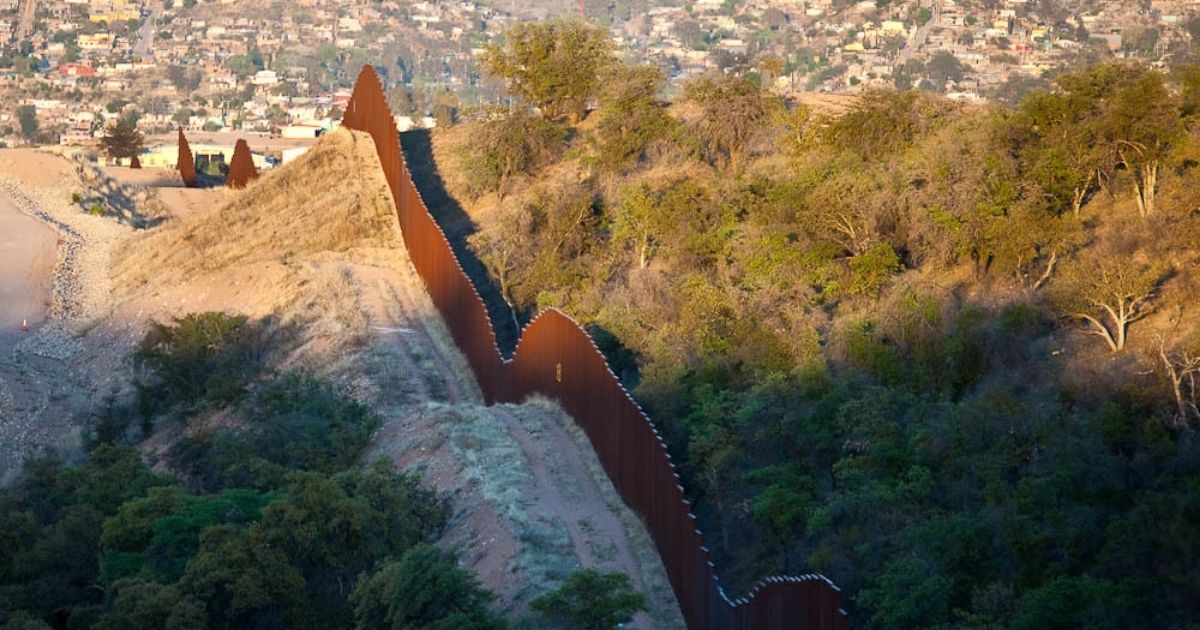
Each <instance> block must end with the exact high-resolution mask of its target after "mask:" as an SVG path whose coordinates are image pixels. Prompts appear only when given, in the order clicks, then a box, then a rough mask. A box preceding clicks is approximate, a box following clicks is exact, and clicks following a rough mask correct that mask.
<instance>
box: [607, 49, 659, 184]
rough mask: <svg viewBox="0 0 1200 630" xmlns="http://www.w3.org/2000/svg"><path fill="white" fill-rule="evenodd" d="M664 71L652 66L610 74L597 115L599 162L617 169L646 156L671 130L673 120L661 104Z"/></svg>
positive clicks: (630, 164)
mask: <svg viewBox="0 0 1200 630" xmlns="http://www.w3.org/2000/svg"><path fill="white" fill-rule="evenodd" d="M663 81H664V77H663V75H662V71H660V70H659V69H657V68H653V67H650V66H638V67H628V68H627V67H621V68H619V69H617V70H613V71H611V72H610V73H609V75H608V76H607V77H606V80H605V85H606V88H605V90H604V98H603V99H602V101H601V103H602V104H601V106H600V110H599V111H598V112H597V116H598V117H599V118H600V120H599V123H598V124H597V129H596V131H597V133H596V137H595V144H596V150H597V156H596V162H597V163H598V164H599V166H600V168H602V169H604V170H605V171H609V172H616V171H619V170H621V169H623V168H627V167H629V166H632V165H634V164H636V163H637V162H638V160H640V159H641V158H642V156H643V155H644V154H645V152H646V148H647V147H648V146H649V145H650V143H652V142H654V141H655V140H660V139H663V138H665V137H666V136H667V134H668V133H669V132H670V131H671V129H672V126H673V122H674V121H673V119H672V118H671V117H670V116H669V115H668V114H667V113H666V111H664V110H663V108H662V107H660V106H659V105H658V103H657V102H656V101H655V96H656V94H657V93H658V91H659V90H660V89H662V85H663Z"/></svg>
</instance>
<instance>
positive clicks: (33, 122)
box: [17, 105, 38, 142]
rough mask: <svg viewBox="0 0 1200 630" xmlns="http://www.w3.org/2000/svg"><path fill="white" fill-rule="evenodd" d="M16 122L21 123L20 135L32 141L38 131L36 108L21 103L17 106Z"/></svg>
mask: <svg viewBox="0 0 1200 630" xmlns="http://www.w3.org/2000/svg"><path fill="white" fill-rule="evenodd" d="M17 122H19V123H20V125H21V137H22V138H25V140H26V141H29V142H32V141H33V139H34V138H36V137H37V133H38V117H37V108H35V107H34V106H33V105H22V106H20V107H18V108H17Z"/></svg>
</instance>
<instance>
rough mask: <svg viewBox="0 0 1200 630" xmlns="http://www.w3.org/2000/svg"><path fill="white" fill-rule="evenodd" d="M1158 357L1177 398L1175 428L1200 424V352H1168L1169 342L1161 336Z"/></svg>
mask: <svg viewBox="0 0 1200 630" xmlns="http://www.w3.org/2000/svg"><path fill="white" fill-rule="evenodd" d="M1193 345H1200V344H1193ZM1158 356H1159V358H1160V359H1162V362H1163V367H1165V368H1166V370H1167V379H1168V380H1169V381H1170V382H1171V394H1172V395H1173V396H1174V397H1175V409H1176V411H1175V426H1176V427H1179V428H1185V427H1190V426H1191V423H1192V420H1193V419H1195V420H1196V421H1197V422H1200V384H1198V383H1197V382H1196V381H1197V375H1200V352H1197V351H1196V350H1195V349H1189V348H1184V349H1181V350H1178V351H1176V352H1174V353H1171V352H1168V351H1167V342H1166V340H1164V339H1163V338H1162V337H1161V336H1160V337H1159V338H1158Z"/></svg>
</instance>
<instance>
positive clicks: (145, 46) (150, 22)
mask: <svg viewBox="0 0 1200 630" xmlns="http://www.w3.org/2000/svg"><path fill="white" fill-rule="evenodd" d="M162 10H163V5H162V3H161V2H152V3H150V15H148V16H146V17H145V18H144V19H143V20H142V27H141V28H140V29H138V37H137V43H135V44H134V45H133V54H134V56H135V57H142V58H143V59H148V58H153V57H154V34H155V32H156V31H157V29H158V14H159V13H161V12H162Z"/></svg>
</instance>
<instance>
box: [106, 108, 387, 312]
mask: <svg viewBox="0 0 1200 630" xmlns="http://www.w3.org/2000/svg"><path fill="white" fill-rule="evenodd" d="M397 236H398V235H397V228H396V225H395V218H394V210H393V205H392V201H391V195H390V193H389V191H388V189H387V183H386V182H385V181H384V179H383V175H382V169H381V168H380V165H379V159H378V157H377V156H376V154H375V148H374V146H373V144H372V143H371V140H370V138H369V137H367V136H366V135H364V134H359V133H356V132H350V131H348V130H343V129H340V130H337V131H335V132H333V133H330V134H328V135H326V136H325V137H324V138H323V139H322V140H321V142H319V143H318V144H317V145H316V146H314V147H313V149H312V150H311V151H309V152H308V153H307V154H306V155H304V156H303V157H302V158H300V159H298V160H296V161H295V162H293V163H291V164H288V165H286V166H284V167H283V168H281V169H279V171H277V172H274V173H272V174H270V175H269V176H267V177H264V178H261V179H260V180H258V181H257V182H256V183H254V184H253V185H251V186H250V187H249V188H247V189H246V190H245V191H243V192H241V193H236V194H230V195H229V197H228V200H227V201H226V202H225V203H224V204H223V205H222V206H221V207H220V208H218V209H217V210H215V211H213V212H211V213H210V214H209V215H208V216H205V217H202V218H199V219H197V220H196V221H192V222H188V223H174V224H172V225H169V226H167V227H165V228H163V229H161V230H160V231H157V232H156V233H154V234H152V235H150V236H149V237H146V238H144V239H141V240H139V241H136V242H134V243H131V244H130V246H129V247H127V248H126V249H125V250H124V251H123V252H121V253H119V254H117V255H116V256H115V257H114V258H115V260H114V264H113V278H114V285H115V287H116V288H117V290H118V291H125V292H129V291H134V290H137V289H139V288H141V287H144V286H147V285H156V284H157V285H169V284H176V283H179V282H182V281H184V280H187V279H189V278H192V277H195V276H198V275H201V274H205V273H208V272H212V271H216V270H219V269H225V268H229V267H231V266H234V265H246V264H249V263H255V262H262V261H280V262H285V263H288V262H293V261H295V260H296V259H300V258H304V257H308V256H312V255H317V254H321V253H324V252H347V251H350V250H353V249H356V248H370V247H396V246H397V245H398V239H397Z"/></svg>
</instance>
